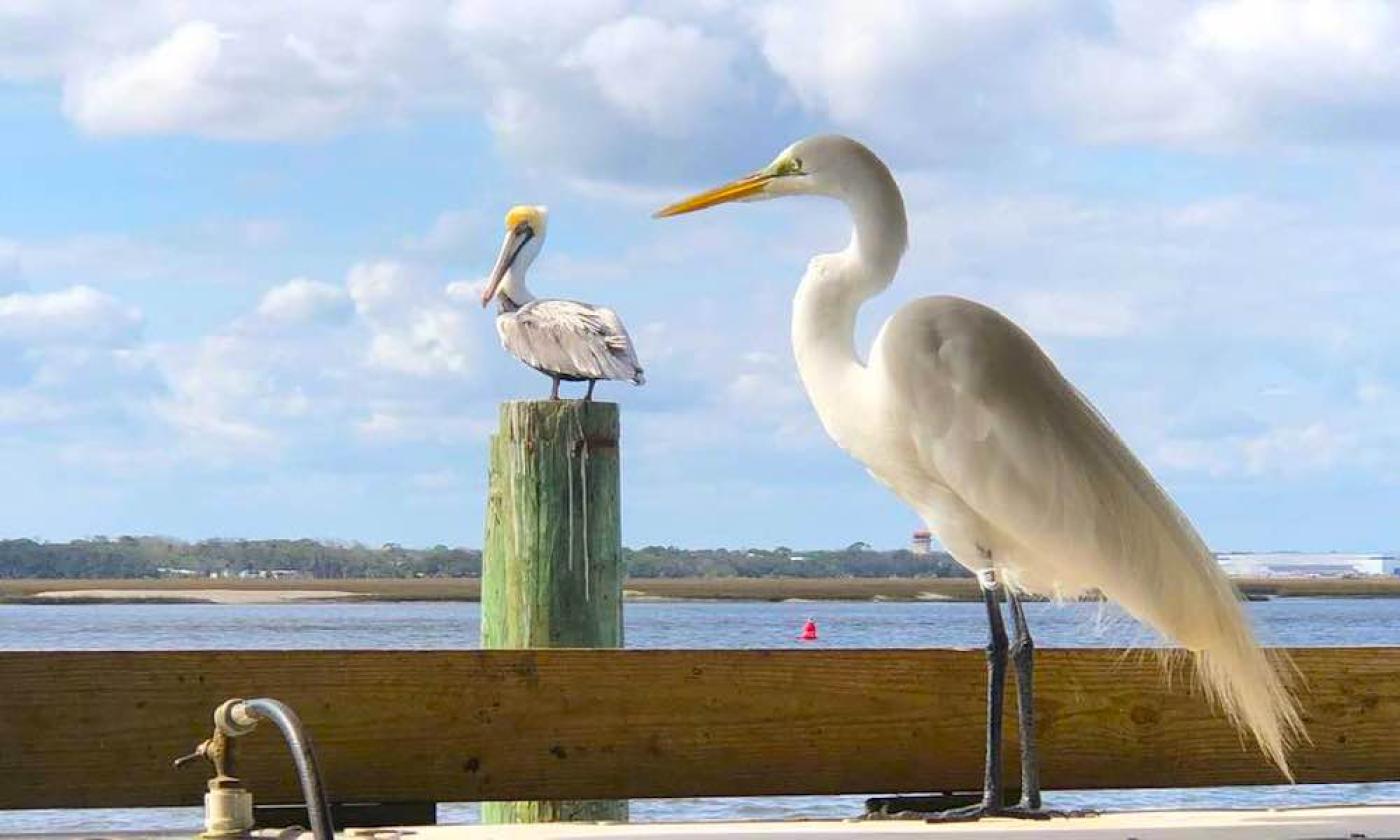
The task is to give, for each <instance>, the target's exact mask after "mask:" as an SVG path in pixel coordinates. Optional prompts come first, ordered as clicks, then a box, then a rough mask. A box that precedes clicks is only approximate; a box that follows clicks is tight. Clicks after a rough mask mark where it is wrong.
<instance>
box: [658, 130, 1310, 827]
mask: <svg viewBox="0 0 1400 840" xmlns="http://www.w3.org/2000/svg"><path fill="white" fill-rule="evenodd" d="M786 195H822V196H827V197H830V198H835V199H837V200H839V201H841V202H843V203H845V205H846V207H847V208H848V209H849V210H850V213H851V216H852V217H853V220H854V231H853V233H852V236H851V241H850V244H849V245H848V246H847V247H846V249H845V250H844V251H840V252H838V253H834V254H824V255H820V256H817V257H816V258H814V259H813V260H812V261H811V263H810V264H809V265H808V267H807V273H806V274H804V275H803V277H802V282H801V285H799V286H798V289H797V295H796V297H795V298H794V299H793V311H792V348H793V352H794V354H795V355H796V358H797V369H798V372H799V374H800V376H801V378H802V384H803V385H804V386H805V388H806V390H807V394H808V396H809V397H810V398H811V400H812V404H813V406H815V408H816V410H817V415H818V416H819V417H820V419H821V422H822V425H823V426H824V427H825V428H826V431H827V433H828V434H829V435H830V436H831V437H832V439H834V440H835V441H836V443H837V444H838V445H839V446H840V447H841V448H842V449H845V450H846V451H847V452H849V453H850V454H851V455H853V456H854V457H855V458H856V459H858V460H859V461H861V462H862V463H864V464H865V466H866V467H867V468H868V469H869V471H870V473H871V474H872V475H874V476H875V478H877V479H878V480H879V481H881V482H882V483H884V484H885V485H887V486H888V487H889V488H890V489H891V490H893V491H894V492H895V494H896V495H898V496H899V498H901V499H902V500H903V501H904V502H905V503H907V504H908V505H909V506H910V507H912V508H913V509H914V510H915V511H916V512H917V513H918V514H919V515H920V516H921V517H922V518H923V519H924V520H925V521H926V522H927V523H928V527H929V529H930V530H932V531H933V532H934V533H935V534H937V536H938V538H939V540H940V541H941V542H942V543H943V545H944V546H945V547H946V548H947V549H948V551H949V552H951V553H952V555H953V557H954V558H955V559H956V560H957V561H958V562H959V563H961V564H962V565H964V566H966V567H967V568H968V569H969V570H971V571H972V572H974V573H975V574H976V575H977V577H978V579H979V581H981V584H982V589H983V600H984V601H985V604H986V609H987V616H988V620H989V622H990V625H991V641H990V643H989V644H988V647H987V657H988V713H987V756H986V768H985V769H986V774H985V781H984V790H983V798H982V801H981V803H980V804H978V805H974V806H971V807H969V808H966V809H960V810H958V811H953V812H948V814H947V818H950V819H968V818H976V817H978V816H983V815H1005V816H1027V817H1035V816H1045V815H1046V813H1047V812H1045V811H1043V810H1042V809H1041V798H1040V782H1039V775H1038V765H1037V759H1036V750H1035V717H1034V709H1033V703H1032V700H1033V692H1032V687H1031V677H1032V671H1033V667H1034V655H1033V650H1034V647H1033V643H1032V641H1031V636H1030V632H1029V630H1028V629H1027V626H1026V618H1025V614H1024V612H1023V610H1022V608H1021V603H1020V597H1021V596H1023V595H1026V594H1037V595H1047V596H1051V597H1069V596H1072V595H1074V594H1076V593H1080V592H1083V591H1085V590H1088V589H1098V590H1099V591H1100V592H1102V593H1103V594H1104V595H1105V596H1106V597H1108V598H1110V599H1111V600H1113V601H1114V602H1116V603H1117V604H1119V605H1120V606H1121V607H1122V608H1123V609H1124V610H1126V611H1127V612H1128V613H1129V614H1131V615H1133V616H1134V617H1136V618H1138V619H1139V620H1141V621H1143V622H1145V623H1147V624H1148V625H1150V626H1152V627H1153V628H1155V629H1156V630H1158V631H1159V632H1161V633H1162V634H1164V635H1165V636H1167V637H1169V638H1171V639H1174V640H1176V641H1177V642H1178V643H1180V644H1181V645H1182V646H1184V647H1185V648H1187V649H1188V650H1189V651H1190V652H1191V654H1192V659H1193V662H1194V665H1195V668H1196V673H1197V674H1198V676H1199V679H1200V683H1201V685H1202V686H1203V687H1204V689H1205V691H1206V693H1207V694H1208V695H1209V697H1210V698H1211V699H1213V700H1214V701H1216V702H1218V704H1219V705H1220V706H1221V707H1223V709H1224V711H1225V713H1226V714H1227V715H1228V716H1229V717H1230V719H1231V720H1232V721H1233V722H1234V723H1235V724H1236V725H1237V726H1239V727H1241V728H1242V729H1243V730H1244V731H1247V732H1249V733H1252V734H1253V736H1254V738H1255V740H1256V741H1257V742H1258V744H1259V746H1260V748H1261V749H1262V750H1263V752H1264V754H1265V755H1266V756H1268V758H1269V759H1271V760H1272V761H1273V762H1274V763H1275V764H1277V765H1278V767H1279V769H1280V770H1282V771H1283V773H1284V775H1285V776H1288V777H1289V778H1290V779H1291V778H1292V775H1291V773H1290V772H1289V769H1288V762H1287V751H1288V749H1289V748H1290V747H1291V745H1292V744H1293V743H1294V742H1296V741H1297V740H1298V739H1299V738H1300V737H1303V736H1304V733H1303V725H1302V721H1301V719H1300V717H1299V715H1298V711H1297V705H1296V701H1295V699H1294V697H1293V695H1292V694H1291V692H1290V690H1289V687H1288V685H1287V684H1286V681H1285V680H1284V679H1283V678H1282V676H1281V675H1280V673H1279V670H1278V668H1277V667H1276V665H1275V663H1274V661H1273V660H1272V659H1271V657H1270V656H1269V655H1268V654H1267V653H1266V652H1265V651H1263V650H1262V649H1261V648H1260V647H1259V646H1258V644H1257V643H1256V642H1255V640H1254V635H1253V633H1252V631H1251V630H1250V626H1249V623H1248V620H1247V619H1246V617H1245V615H1244V612H1243V610H1242V609H1241V608H1240V604H1239V599H1238V595H1237V593H1236V592H1235V589H1234V587H1233V586H1232V585H1231V583H1230V581H1229V580H1228V579H1227V578H1226V576H1225V574H1224V572H1222V571H1221V569H1220V567H1219V565H1218V564H1217V562H1216V560H1215V557H1214V556H1213V555H1212V554H1211V552H1210V551H1209V550H1208V549H1207V548H1206V546H1205V543H1204V542H1203V541H1202V540H1201V538H1200V536H1199V535H1198V534H1197V533H1196V531H1195V529H1194V528H1192V526H1191V524H1190V523H1189V522H1188V521H1187V519H1186V517H1185V516H1184V515H1183V514H1182V512H1181V511H1180V510H1179V509H1178V508H1177V507H1176V505H1175V504H1173V502H1172V501H1171V499H1170V498H1168V497H1167V494H1166V493H1165V492H1164V491H1163V490H1162V488H1161V487H1160V486H1159V485H1158V484H1157V482H1156V481H1154V480H1153V478H1152V476H1151V475H1150V474H1149V473H1148V471H1147V469H1146V468H1145V467H1144V466H1143V465H1142V464H1141V462H1139V461H1138V460H1137V458H1135V457H1134V456H1133V454H1132V453H1131V452H1130V451H1129V450H1128V447H1127V446H1126V445H1125V444H1124V443H1123V442H1122V441H1121V440H1120V439H1119V438H1118V436H1117V434H1115V433H1114V431H1113V429H1112V428H1110V427H1109V424H1108V423H1107V421H1105V420H1104V418H1103V417H1102V416H1101V415H1100V414H1099V413H1098V412H1097V411H1096V410H1095V409H1094V407H1093V406H1091V405H1090V404H1089V402H1088V400H1086V399H1085V398H1084V396H1083V395H1082V394H1080V393H1079V391H1077V390H1076V389H1075V388H1074V386H1073V385H1071V384H1070V383H1069V381H1068V380H1066V379H1065V377H1064V376H1063V375H1062V374H1061V373H1060V372H1059V370H1058V369H1056V367H1055V365H1054V364H1053V363H1052V362H1051V361H1050V359H1049V358H1048V357H1047V356H1046V355H1045V353H1044V352H1043V351H1042V350H1041V349H1040V348H1039V347H1038V346H1037V345H1036V343H1035V341H1034V340H1033V339H1032V338H1031V337H1030V336H1029V335H1027V334H1026V333H1025V332H1024V331H1023V330H1022V329H1021V328H1020V327H1018V326H1016V324H1014V323H1012V322H1011V321H1010V320H1009V319H1008V318H1006V316H1004V315H1002V314H1000V313H999V312H997V311H996V310H994V309H991V308H989V307H987V306H984V305H982V304H980V303H976V302H974V301H970V300H964V299H961V298H956V297H947V296H939V297H926V298H921V299H919V300H915V301H913V302H911V303H909V304H907V305H906V306H904V307H903V308H901V309H900V310H899V311H898V312H896V313H895V314H894V316H893V317H891V318H890V319H889V320H888V321H886V322H885V324H884V326H883V327H882V328H881V330H880V332H879V335H878V336H877V337H876V339H875V343H874V345H873V346H872V347H871V349H870V355H869V357H868V359H866V360H862V359H861V358H860V356H859V355H858V354H857V351H856V345H855V323H856V313H857V311H858V310H859V309H860V307H861V304H862V303H864V302H865V301H866V300H867V299H868V298H870V297H872V296H874V295H875V294H878V293H879V292H881V291H883V290H884V289H885V288H886V287H887V286H889V284H890V282H891V280H893V278H894V274H895V270H896V269H897V268H898V266H899V261H900V258H901V257H902V255H903V254H904V251H905V247H906V245H907V242H908V233H907V224H906V220H905V213H904V199H903V197H902V196H901V195H900V192H899V188H898V186H897V185H896V184H895V181H894V177H893V176H892V175H891V174H890V171H889V169H888V168H886V166H885V164H884V163H883V162H882V161H881V160H880V159H879V158H878V157H876V156H875V155H874V154H873V153H872V152H871V151H870V150H869V149H867V148H866V147H865V146H863V145H861V144H860V143H857V142H856V141H854V140H851V139H849V138H846V137H839V136H833V135H824V136H818V137H811V138H808V139H805V140H802V141H799V142H798V143H795V144H793V145H792V146H790V147H788V148H787V149H785V150H783V152H782V153H781V154H779V155H778V156H777V158H776V159H774V161H773V162H772V163H771V164H769V165H768V166H767V167H765V168H763V169H761V170H759V171H758V172H755V173H753V174H752V175H748V176H746V177H744V178H740V179H739V180H737V181H733V182H731V183H729V184H725V185H724V186H721V187H717V188H715V189H712V190H708V191H706V192H703V193H700V194H698V195H695V196H692V197H691V198H688V199H685V200H683V201H680V202H678V203H676V204H672V205H670V206H669V207H666V208H663V209H662V210H659V211H657V214H656V215H657V216H674V215H677V214H681V213H688V212H691V211H694V210H700V209H702V208H705V207H710V206H712V205H716V204H720V203H723V202H728V201H740V200H748V201H752V200H758V199H767V198H774V197H778V196H786ZM1003 591H1004V592H1005V593H1006V596H1007V599H1008V600H1009V601H1010V611H1011V618H1012V622H1013V623H1014V629H1015V638H1014V640H1013V641H1012V642H1011V643H1010V644H1009V646H1008V641H1007V636H1006V630H1005V625H1004V623H1003V619H1002V613H1001V606H1000V602H1001V596H1000V593H1001V592H1003ZM1008 655H1009V656H1010V659H1011V660H1012V661H1013V662H1014V664H1015V666H1016V675H1017V687H1018V696H1017V700H1018V712H1019V723H1020V728H1021V745H1022V752H1021V776H1022V779H1021V790H1022V792H1023V796H1022V799H1021V802H1020V804H1019V805H1017V806H1010V807H1008V806H1006V805H1005V804H1004V803H1003V802H1002V778H1001V709H1002V692H1003V687H1004V685H1005V678H1006V664H1007V658H1008Z"/></svg>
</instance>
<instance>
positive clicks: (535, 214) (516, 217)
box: [506, 204, 549, 233]
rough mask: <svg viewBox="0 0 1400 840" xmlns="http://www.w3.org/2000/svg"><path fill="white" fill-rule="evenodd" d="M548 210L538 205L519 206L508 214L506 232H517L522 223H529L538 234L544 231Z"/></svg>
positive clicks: (511, 209)
mask: <svg viewBox="0 0 1400 840" xmlns="http://www.w3.org/2000/svg"><path fill="white" fill-rule="evenodd" d="M548 217H549V210H548V208H545V207H542V206H540V205H538V204H517V205H516V206H514V207H512V208H510V210H509V211H508V212H507V213H506V230H515V229H516V228H517V227H519V226H520V225H521V224H522V223H528V224H529V225H530V227H532V228H534V230H535V232H536V233H539V232H540V231H542V230H543V229H544V225H545V219H547V218H548Z"/></svg>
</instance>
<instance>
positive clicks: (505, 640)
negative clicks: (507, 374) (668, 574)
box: [481, 400, 627, 823]
mask: <svg viewBox="0 0 1400 840" xmlns="http://www.w3.org/2000/svg"><path fill="white" fill-rule="evenodd" d="M617 443H618V412H617V404H616V403H601V402H582V401H578V400H540V401H529V402H508V403H504V404H502V405H501V420H500V428H499V430H498V431H497V433H496V435H495V436H494V437H492V439H491V465H490V489H489V492H488V498H487V503H486V542H485V549H484V552H483V557H482V597H481V646H482V647H483V648H512V649H520V648H560V647H564V648H617V647H622V577H623V570H622V521H621V520H622V517H621V505H620V504H619V499H620V496H621V493H620V478H619V475H620V474H619V468H618V445H617ZM626 819H627V802H626V801H625V800H619V801H613V800H580V801H526V802H487V803H484V804H483V805H482V820H483V821H484V822H488V823H514V822H563V821H596V820H626Z"/></svg>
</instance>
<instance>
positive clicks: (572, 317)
mask: <svg viewBox="0 0 1400 840" xmlns="http://www.w3.org/2000/svg"><path fill="white" fill-rule="evenodd" d="M548 224H549V211H548V209H547V208H544V207H539V206H527V205H521V206H517V207H512V208H510V211H509V212H508V213H506V238H505V241H504V242H502V243H501V253H500V256H498V257H497V258H496V265H495V267H494V268H492V269H491V274H490V276H489V278H488V279H487V281H486V289H485V290H484V291H482V293H481V305H482V306H483V307H485V306H487V305H489V304H490V303H491V301H492V299H495V300H497V301H498V303H499V307H498V309H497V314H496V332H497V333H499V334H500V336H501V345H502V346H503V347H505V348H506V350H507V351H508V352H509V353H510V354H511V355H512V356H514V357H515V358H517V359H519V360H520V361H522V362H524V363H525V364H527V365H529V366H530V367H532V368H534V369H535V370H537V371H539V372H540V373H543V374H544V375H546V376H548V377H549V378H550V379H551V380H552V382H553V385H552V387H551V388H550V391H549V398H550V399H554V400H557V399H559V380H561V379H564V380H568V381H569V382H584V381H586V382H587V383H588V392H587V393H586V394H584V397H583V398H584V400H585V401H587V400H591V399H593V386H594V385H596V384H597V383H598V380H599V379H625V380H629V381H631V382H632V383H634V384H636V385H641V384H642V383H644V382H645V381H646V377H645V376H643V375H642V366H641V364H640V363H639V362H638V361H637V353H636V350H635V349H634V348H633V347H632V339H631V337H630V336H628V335H627V328H626V327H624V326H623V325H622V319H621V318H619V317H617V313H616V312H614V311H612V310H611V309H608V308H606V307H603V306H594V305H593V304H590V303H579V302H578V301H573V300H556V299H550V298H544V299H537V298H536V297H535V296H534V295H532V294H530V290H529V289H527V288H525V271H526V269H528V268H529V267H530V263H532V262H534V261H535V257H536V256H538V255H539V253H540V248H541V247H542V246H543V245H544V237H545V232H546V229H547V227H548Z"/></svg>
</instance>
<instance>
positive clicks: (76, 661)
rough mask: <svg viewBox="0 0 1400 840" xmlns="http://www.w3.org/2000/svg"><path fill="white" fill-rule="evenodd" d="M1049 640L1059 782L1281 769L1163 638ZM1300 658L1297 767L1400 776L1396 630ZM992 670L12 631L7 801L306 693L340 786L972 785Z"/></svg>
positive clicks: (739, 656)
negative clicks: (233, 711)
mask: <svg viewBox="0 0 1400 840" xmlns="http://www.w3.org/2000/svg"><path fill="white" fill-rule="evenodd" d="M1039 654H1040V656H1039V669H1038V672H1037V685H1036V687H1037V692H1038V696H1039V708H1040V712H1041V732H1042V737H1043V745H1042V753H1043V755H1044V772H1043V778H1044V782H1045V784H1046V786H1047V787H1048V788H1104V787H1165V786H1172V787H1176V786H1202V785H1228V784H1273V783H1276V782H1278V781H1279V779H1278V776H1277V772H1276V771H1275V770H1273V769H1272V768H1270V767H1269V765H1268V764H1267V762H1266V761H1265V760H1264V759H1263V758H1261V757H1260V756H1259V755H1258V753H1257V752H1256V751H1254V750H1253V748H1252V747H1250V746H1248V745H1246V744H1244V743H1242V742H1241V740H1240V738H1239V737H1238V736H1237V735H1236V734H1235V733H1234V731H1233V730H1232V729H1231V728H1230V727H1229V725H1227V724H1226V723H1225V722H1224V721H1223V720H1221V719H1219V718H1218V717H1216V716H1214V715H1213V714H1212V713H1211V711H1210V710H1209V709H1208V708H1207V706H1206V705H1205V704H1204V702H1203V701H1202V700H1200V699H1199V698H1198V697H1195V696H1192V695H1191V694H1190V692H1189V691H1188V689H1187V687H1186V685H1185V680H1184V679H1178V680H1175V681H1174V683H1173V686H1172V687H1171V688H1167V687H1165V683H1164V682H1163V680H1162V678H1161V677H1162V673H1161V668H1160V666H1159V665H1158V664H1157V662H1156V660H1155V659H1154V658H1152V657H1150V656H1149V657H1143V656H1139V655H1137V654H1133V655H1125V654H1124V653H1122V652H1120V651H1114V650H1045V651H1043V652H1039ZM1293 657H1294V660H1295V662H1296V664H1297V665H1298V667H1299V668H1300V670H1301V672H1302V673H1303V674H1304V675H1305V676H1306V679H1307V682H1308V690H1307V692H1306V693H1305V695H1304V708H1305V710H1306V711H1305V717H1306V721H1307V725H1308V727H1309V731H1310V734H1311V736H1312V740H1313V743H1312V745H1311V746H1310V747H1305V748H1302V749H1300V750H1298V751H1297V753H1296V754H1295V756H1294V768H1295V770H1296V772H1297V774H1298V781H1300V782H1344V781H1354V782H1359V781H1387V780H1396V779H1400V738H1397V737H1396V733H1397V732H1400V649H1397V648H1334V649H1300V650H1297V651H1295V652H1294V653H1293ZM982 686H983V655H982V653H981V652H980V651H952V650H848V651H838V650H799V651H703V650H697V651H662V650H617V651H593V650H538V651H460V652H459V651H447V652H423V651H345V652H330V651H305V652H299V651H291V652H272V651H253V652H178V653H165V652H159V653H110V652H71V653H53V652H34V653H0V808H50V807H52V808H58V807H98V806H142V805H145V806H156V805H176V804H194V803H197V802H198V801H199V798H200V795H201V793H202V792H203V783H204V776H205V775H206V774H205V773H204V772H202V770H199V771H196V770H192V769H185V770H181V771H175V770H172V769H171V768H170V764H169V762H170V760H171V759H172V758H174V757H175V756H178V755H182V754H184V753H186V752H189V750H190V749H191V748H192V747H193V746H194V745H195V744H196V743H198V742H199V741H200V740H201V739H203V738H204V737H206V736H207V735H208V731H209V728H210V723H209V721H210V713H211V711H212V709H213V708H214V707H215V705H217V704H218V703H219V702H220V701H222V700H223V699H225V698H227V697H231V696H242V697H252V696H272V697H276V698H278V699H280V700H283V701H286V702H288V703H290V704H291V705H292V707H293V708H295V709H296V710H297V712H298V713H299V714H300V715H301V717H302V719H303V720H304V722H305V723H306V726H307V727H308V730H309V731H310V733H311V736H312V738H313V740H314V742H315V744H316V746H317V749H318V754H319V757H320V759H321V762H322V767H323V768H324V770H325V775H326V782H327V787H328V790H329V793H330V796H331V798H332V799H333V800H339V801H427V800H435V801H470V800H478V799H544V798H555V799H594V798H623V797H629V798H636V797H673V796H720V795H736V796H742V795H769V794H819V793H895V792H913V791H939V790H968V789H975V788H976V787H977V786H978V784H979V782H980V773H981V746H982ZM1008 706H1009V708H1008V713H1009V715H1010V714H1014V712H1012V710H1014V708H1015V704H1014V703H1009V704H1008ZM1007 732H1008V733H1009V734H1011V736H1012V737H1011V738H1010V739H1009V741H1008V743H1007V745H1006V749H1007V758H1008V767H1015V759H1014V756H1015V755H1016V743H1015V737H1014V733H1015V726H1014V725H1013V723H1012V721H1011V720H1010V719H1008V723H1007ZM243 740H244V742H245V743H242V744H240V746H239V749H240V750H241V751H242V755H241V756H240V759H241V771H240V772H241V774H242V775H243V776H244V777H245V778H246V780H247V781H248V784H249V786H250V787H251V789H252V790H253V791H254V793H255V795H256V796H257V797H258V798H259V801H262V802H289V801H296V800H297V796H298V794H297V789H296V785H295V779H294V778H293V776H292V772H291V763H290V761H289V760H287V758H286V757H285V755H284V752H283V747H282V745H281V743H280V739H279V738H278V736H277V735H276V733H275V732H273V731H272V730H271V729H269V730H268V731H265V732H263V731H259V732H257V733H254V734H253V735H251V736H249V737H247V738H245V739H243ZM1008 772H1010V771H1008ZM1011 781H1012V784H1013V786H1014V784H1015V781H1014V780H1011Z"/></svg>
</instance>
